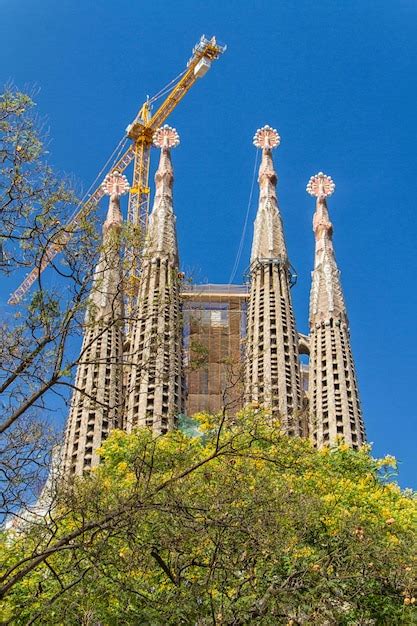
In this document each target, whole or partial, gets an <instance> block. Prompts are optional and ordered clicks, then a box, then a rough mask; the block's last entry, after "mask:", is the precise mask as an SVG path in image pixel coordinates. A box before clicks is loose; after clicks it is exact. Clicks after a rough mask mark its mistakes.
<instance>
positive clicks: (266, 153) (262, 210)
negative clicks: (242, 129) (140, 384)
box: [246, 126, 303, 435]
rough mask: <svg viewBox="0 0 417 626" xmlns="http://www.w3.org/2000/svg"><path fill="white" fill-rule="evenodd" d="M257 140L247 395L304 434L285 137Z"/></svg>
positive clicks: (264, 133) (264, 132)
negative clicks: (281, 189) (281, 193)
mask: <svg viewBox="0 0 417 626" xmlns="http://www.w3.org/2000/svg"><path fill="white" fill-rule="evenodd" d="M253 143H254V145H255V146H256V147H257V148H261V149H262V161H261V165H260V168H259V177H258V181H259V205H258V211H257V215H256V219H255V224H254V235H253V243H252V255H251V265H250V279H251V288H250V296H249V311H248V332H247V351H246V354H247V367H246V389H247V398H248V400H250V401H253V402H256V403H259V404H260V405H261V406H263V407H264V408H265V409H266V410H267V411H268V412H270V414H271V417H273V418H277V417H279V418H280V419H281V421H282V425H283V428H284V430H285V431H286V432H287V433H288V434H292V435H299V434H302V433H303V426H302V424H301V422H300V421H299V419H298V411H299V409H300V407H301V390H300V369H299V362H298V347H297V339H296V333H295V323H294V315H293V310H292V302H291V294H290V271H289V261H288V255H287V249H286V245H285V239H284V232H283V226H282V220H281V215H280V213H279V208H278V200H277V195H276V184H277V179H278V177H277V174H276V172H275V168H274V163H273V160H272V150H273V149H274V148H276V147H278V146H279V144H280V136H279V134H278V133H277V131H276V130H275V129H274V128H271V127H270V126H264V127H263V128H260V129H259V130H258V131H257V132H256V134H255V136H254V138H253Z"/></svg>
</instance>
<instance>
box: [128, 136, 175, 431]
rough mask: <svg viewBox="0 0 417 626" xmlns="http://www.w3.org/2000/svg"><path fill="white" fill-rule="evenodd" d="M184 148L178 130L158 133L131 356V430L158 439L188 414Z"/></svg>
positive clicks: (129, 399) (129, 384)
mask: <svg viewBox="0 0 417 626" xmlns="http://www.w3.org/2000/svg"><path fill="white" fill-rule="evenodd" d="M178 144H179V137H178V133H177V131H176V130H175V128H171V127H169V126H167V125H165V126H163V127H162V128H159V129H158V130H157V131H156V132H155V134H154V145H155V146H157V147H159V148H160V149H161V155H160V160H159V166H158V169H157V171H156V173H155V186H156V190H155V199H154V204H153V209H152V212H151V215H150V218H149V228H148V233H147V239H146V242H145V249H144V252H143V260H142V270H141V274H140V277H139V292H138V301H137V311H136V319H135V320H134V324H133V333H132V343H131V348H130V354H129V364H130V368H131V369H130V372H129V378H128V393H127V430H128V431H130V430H131V429H132V428H134V427H135V426H148V427H150V428H151V429H152V430H153V431H154V432H155V433H156V434H161V433H165V432H167V431H168V430H171V429H172V428H174V426H175V420H176V416H177V415H178V414H179V413H180V412H181V411H182V410H183V406H184V397H183V370H182V329H181V323H180V295H179V283H178V264H179V260H178V247H177V236H176V230H175V215H174V211H173V193H172V190H173V181H174V173H173V168H172V163H171V155H170V150H171V148H175V147H176V146H177V145H178Z"/></svg>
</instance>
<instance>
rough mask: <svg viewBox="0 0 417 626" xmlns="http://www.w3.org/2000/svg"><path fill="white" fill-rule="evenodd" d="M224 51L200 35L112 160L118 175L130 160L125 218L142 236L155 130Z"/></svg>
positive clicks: (72, 224) (46, 260) (59, 240)
mask: <svg viewBox="0 0 417 626" xmlns="http://www.w3.org/2000/svg"><path fill="white" fill-rule="evenodd" d="M225 50H226V46H221V45H220V44H218V43H217V42H216V38H215V37H212V38H211V39H207V38H206V37H205V36H204V35H203V36H202V37H201V38H200V41H199V42H198V43H197V45H196V46H195V47H194V48H193V52H192V56H191V58H190V60H189V61H188V63H187V66H186V68H185V69H184V70H183V71H182V72H181V74H179V75H178V76H177V77H176V78H175V79H174V80H173V81H171V83H169V84H168V85H167V86H166V87H164V88H163V89H162V90H161V91H160V92H158V93H157V94H156V95H155V96H154V97H153V98H148V99H147V100H146V101H145V102H144V104H143V105H142V107H141V108H140V110H139V113H138V115H137V117H136V118H135V120H134V121H133V122H132V124H130V125H129V126H128V127H127V129H126V135H127V138H128V139H131V140H132V144H131V145H130V146H129V148H128V149H127V150H126V151H125V152H124V153H123V154H122V156H120V157H119V158H117V159H116V161H115V162H114V163H113V164H112V166H111V167H110V170H109V172H112V171H115V170H117V171H118V172H120V173H122V172H123V171H124V170H125V169H126V168H127V167H128V165H129V164H130V163H131V162H132V161H133V162H134V165H133V180H132V185H131V187H130V192H129V203H128V215H127V219H128V222H130V223H131V224H132V225H133V226H134V227H137V228H140V229H141V232H142V233H145V232H146V228H147V223H148V215H149V201H150V189H149V165H150V150H151V146H152V140H153V134H154V132H155V131H156V130H157V128H159V127H160V126H161V125H162V124H163V122H164V121H165V120H166V119H167V117H168V115H169V114H170V113H171V112H172V111H173V110H174V109H175V107H176V106H177V104H178V103H179V102H180V101H181V100H182V98H183V97H184V96H185V94H186V93H187V92H188V91H189V90H190V89H191V87H192V86H193V85H194V83H195V82H196V81H197V80H198V79H199V78H202V77H203V76H204V75H205V74H206V73H207V71H208V70H209V69H210V67H211V63H212V61H214V60H216V59H218V58H219V56H220V55H221V54H223V52H224V51H225ZM166 94H168V95H167V97H166V98H165V100H164V101H163V103H162V104H161V105H160V107H159V108H158V109H157V111H156V112H155V113H154V114H153V115H152V104H153V103H154V102H155V101H156V100H158V99H159V98H161V97H163V96H164V95H166ZM125 140H126V137H125V138H124V139H123V140H122V142H120V144H119V146H120V145H123V142H124V141H125ZM101 182H102V181H100V184H99V186H98V187H97V189H95V191H94V192H93V193H92V194H91V195H90V197H89V198H88V199H87V200H86V201H85V202H84V203H81V204H80V205H79V208H78V210H77V212H76V213H75V214H74V215H73V217H72V218H71V219H70V221H69V222H68V224H67V225H66V226H65V227H64V228H63V229H62V230H61V231H60V232H59V233H58V234H57V235H56V237H54V238H53V239H52V240H51V242H50V243H49V245H47V246H46V248H45V250H44V251H43V254H42V258H41V260H40V263H39V266H38V267H36V268H34V269H33V270H32V271H31V272H30V273H29V274H28V275H27V276H26V278H25V279H24V280H23V282H22V283H21V285H20V286H19V287H18V288H17V289H16V291H14V292H13V294H12V295H11V296H10V298H9V300H8V303H9V304H18V303H19V302H20V301H21V299H22V298H23V296H24V295H25V294H26V293H27V291H28V290H29V289H30V287H31V286H32V285H33V283H34V282H35V281H36V280H38V278H39V276H40V274H41V273H42V272H43V271H44V270H45V269H46V268H47V267H48V265H49V264H50V263H51V262H52V261H53V259H54V258H55V257H56V255H57V254H58V253H59V252H60V251H61V250H63V248H64V247H65V246H66V244H67V243H68V241H69V239H70V238H71V236H72V234H73V233H74V232H75V231H76V229H77V227H78V226H79V224H80V222H81V220H83V219H84V218H85V217H86V216H87V215H88V214H89V213H90V212H91V211H92V210H93V209H94V208H95V207H96V206H97V204H98V202H99V201H100V199H101V198H102V197H103V195H104V189H103V187H102V184H101ZM130 271H131V274H132V278H134V276H135V274H136V271H137V268H136V267H135V264H134V263H133V264H132V267H131V270H130Z"/></svg>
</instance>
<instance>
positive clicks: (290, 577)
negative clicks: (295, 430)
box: [2, 411, 417, 625]
mask: <svg viewBox="0 0 417 626" xmlns="http://www.w3.org/2000/svg"><path fill="white" fill-rule="evenodd" d="M183 431H187V432H189V433H191V435H188V434H187V433H186V432H183ZM101 455H102V463H101V465H100V466H99V467H98V468H97V470H96V471H94V472H92V473H91V474H90V475H89V476H87V477H85V478H83V479H79V480H77V481H76V482H75V483H74V484H73V485H72V486H71V488H67V489H66V490H65V491H64V492H63V493H62V494H61V497H60V501H59V504H58V505H57V507H56V508H55V512H54V514H53V516H51V517H50V519H48V520H45V525H44V527H43V528H40V526H39V525H36V526H34V527H32V528H31V527H30V526H28V527H27V528H26V530H25V531H24V533H23V535H22V536H21V535H19V534H17V535H16V536H14V537H13V538H11V537H10V536H7V537H6V540H5V547H4V552H5V559H4V560H5V562H6V568H7V567H8V563H10V564H11V567H10V571H8V572H6V575H5V577H4V578H3V582H2V584H3V593H4V611H5V614H6V616H7V619H9V620H10V621H11V622H12V623H14V624H32V623H42V624H68V625H71V624H80V623H81V624H108V625H112V624H136V623H137V624H139V623H140V624H142V623H143V624H173V625H174V624H175V625H177V624H200V625H203V624H230V625H231V624H256V623H259V624H271V625H272V624H292V625H295V624H346V625H347V624H352V625H353V624H412V623H415V621H413V620H415V619H416V610H415V596H416V587H415V585H416V580H415V572H416V571H417V568H416V553H415V545H416V538H417V525H416V522H417V505H416V500H415V498H414V496H413V494H412V493H409V492H401V490H400V489H399V488H398V486H397V485H395V483H393V482H391V475H392V468H393V467H395V461H394V459H393V458H391V457H386V458H385V459H382V460H375V459H373V458H372V457H371V456H370V453H369V449H368V448H366V447H364V448H362V449H361V450H360V451H358V452H356V451H353V450H351V449H349V448H348V447H347V446H345V445H344V444H342V443H341V444H340V445H339V446H338V447H337V448H335V449H331V450H330V449H328V448H325V449H323V450H322V451H320V452H318V451H316V450H314V449H313V448H312V447H311V445H310V443H309V442H308V441H306V440H302V439H299V438H289V437H286V436H284V435H283V434H282V432H281V430H280V427H279V425H278V424H276V425H271V424H270V423H269V422H268V420H267V419H265V418H264V416H263V415H262V413H261V412H260V411H245V412H242V413H241V414H239V415H238V416H237V417H236V418H235V419H233V420H231V419H229V418H226V417H224V416H213V415H201V416H199V417H198V422H197V423H195V422H193V421H192V420H190V419H188V420H187V421H186V424H185V427H184V425H183V429H182V430H179V431H175V432H172V433H169V434H167V435H164V436H163V437H159V438H156V439H155V438H152V436H151V434H150V433H149V432H148V431H147V430H146V429H144V430H138V431H137V432H135V433H133V434H131V435H127V434H126V433H123V432H121V431H114V432H113V434H112V435H111V436H110V437H109V439H108V440H107V441H106V442H105V444H104V445H103V448H102V450H101Z"/></svg>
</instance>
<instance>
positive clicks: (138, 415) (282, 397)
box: [64, 126, 365, 474]
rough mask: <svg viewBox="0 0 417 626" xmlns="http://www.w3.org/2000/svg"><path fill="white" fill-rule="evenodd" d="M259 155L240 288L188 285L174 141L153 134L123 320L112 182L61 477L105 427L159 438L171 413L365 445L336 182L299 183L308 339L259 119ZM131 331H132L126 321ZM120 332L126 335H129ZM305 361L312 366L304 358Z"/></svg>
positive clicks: (87, 463) (116, 183) (172, 422)
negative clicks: (272, 422)
mask: <svg viewBox="0 0 417 626" xmlns="http://www.w3.org/2000/svg"><path fill="white" fill-rule="evenodd" d="M254 139H255V140H254V143H255V145H256V146H257V147H258V148H260V149H261V151H262V160H261V164H260V168H259V177H258V181H259V187H260V192H259V204H258V210H257V215H256V219H255V224H254V234H253V243H252V252H251V259H250V266H249V284H248V285H241V286H238V285H203V286H201V285H200V286H198V285H197V286H194V287H188V288H186V287H185V286H184V285H183V283H182V275H181V273H179V256H178V245H177V237H176V227H175V215H174V211H173V169H172V163H171V156H170V149H171V148H172V147H175V145H177V143H178V135H177V133H176V131H175V129H171V128H169V127H163V128H162V129H160V130H159V131H157V133H156V136H155V143H156V145H157V146H158V147H159V148H160V149H161V154H160V162H159V167H158V169H157V172H156V174H155V184H156V193H155V200H154V204H153V209H152V212H151V215H150V220H149V227H148V232H147V237H146V242H145V245H144V250H143V253H142V255H141V259H140V275H139V278H138V296H137V302H136V304H135V307H134V309H133V314H132V316H131V317H130V319H129V320H128V324H126V319H125V314H124V304H123V302H124V298H123V289H122V285H123V278H124V277H123V268H122V264H121V254H120V250H119V246H118V233H119V232H120V227H121V223H122V218H121V214H120V208H119V195H120V194H121V193H123V192H124V191H125V190H126V185H127V181H126V184H124V183H123V181H122V182H121V178H120V175H118V174H117V173H113V175H112V176H113V178H111V180H110V181H107V192H108V193H109V194H110V196H111V198H110V206H109V211H108V215H107V219H106V222H105V224H104V227H103V252H102V255H101V257H100V261H99V264H98V266H97V269H96V273H95V277H94V282H93V287H92V291H91V296H90V302H89V308H88V313H87V317H86V325H85V335H84V340H83V345H82V352H81V356H80V362H79V366H78V370H77V375H76V381H75V391H74V394H73V398H72V403H71V409H70V414H69V418H68V424H67V428H66V436H65V445H64V463H65V467H66V471H67V472H68V473H70V474H81V473H82V472H84V471H85V470H87V469H90V468H92V467H94V466H95V465H97V463H98V456H97V454H96V450H97V448H98V447H99V446H100V445H101V443H102V441H103V440H104V439H105V437H106V436H107V434H108V432H109V431H110V429H111V428H114V427H119V428H123V429H124V430H126V431H127V432H130V431H131V430H132V429H133V428H135V427H137V426H147V427H149V428H151V429H152V431H153V432H154V433H155V435H160V434H163V433H166V432H167V431H169V430H171V429H173V428H175V427H176V420H177V417H178V415H180V414H181V413H183V412H187V413H188V414H193V413H195V412H198V411H213V412H217V411H220V410H226V412H227V413H229V414H233V413H235V412H237V411H238V410H239V409H240V408H242V406H244V404H245V403H250V404H251V405H252V406H256V407H260V408H264V409H265V410H266V411H267V412H268V413H269V414H270V416H271V419H279V420H280V421H281V423H282V427H283V430H284V432H286V433H287V434H289V435H294V436H302V437H307V436H310V437H311V439H312V441H313V442H314V444H315V445H316V446H318V447H321V446H323V445H334V444H335V443H336V442H337V441H338V438H339V437H341V438H343V439H344V441H345V442H346V443H347V444H349V445H350V446H352V447H354V448H357V447H359V446H360V445H361V444H362V443H363V442H364V441H365V433H364V427H363V421H362V416H361V409H360V403H359V394H358V389H357V382H356V375H355V367H354V363H353V359H352V353H351V347H350V338H349V328H348V318H347V313H346V306H345V302H344V298H343V292H342V287H341V283H340V272H339V269H338V267H337V264H336V259H335V255H334V250H333V243H332V224H331V222H330V218H329V214H328V209H327V204H326V196H328V195H330V194H331V193H332V191H333V189H334V184H333V181H332V180H331V179H330V178H329V177H327V176H325V175H324V174H322V173H320V174H318V175H317V176H315V177H312V179H311V180H310V182H309V185H308V188H307V190H308V191H309V193H311V194H312V195H314V196H316V197H317V204H316V212H315V215H314V220H313V230H314V233H315V239H316V250H315V263H314V270H313V273H312V287H311V297H310V335H309V336H306V335H302V334H300V333H297V332H296V326H295V320H294V314H293V307H292V301H291V291H290V290H291V286H292V282H293V281H292V275H293V271H292V268H291V265H290V262H289V258H288V253H287V247H286V243H285V238H284V231H283V225H282V218H281V214H280V210H279V205H278V200H277V194H276V184H277V174H276V171H275V168H274V163H273V159H272V149H273V148H276V147H277V146H278V145H279V142H280V139H279V135H278V133H277V132H276V131H275V130H274V129H272V128H270V127H269V126H265V127H264V128H262V129H260V130H259V131H258V132H257V133H256V135H255V138H254ZM126 327H128V328H129V333H128V338H127V337H126V333H125V329H126ZM127 339H128V340H127ZM300 355H309V356H310V361H309V364H308V365H307V364H306V362H305V360H306V358H307V357H306V356H304V357H302V358H303V359H304V361H303V362H300Z"/></svg>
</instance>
